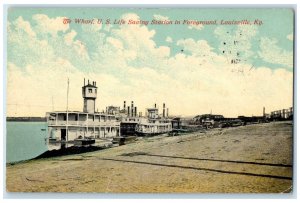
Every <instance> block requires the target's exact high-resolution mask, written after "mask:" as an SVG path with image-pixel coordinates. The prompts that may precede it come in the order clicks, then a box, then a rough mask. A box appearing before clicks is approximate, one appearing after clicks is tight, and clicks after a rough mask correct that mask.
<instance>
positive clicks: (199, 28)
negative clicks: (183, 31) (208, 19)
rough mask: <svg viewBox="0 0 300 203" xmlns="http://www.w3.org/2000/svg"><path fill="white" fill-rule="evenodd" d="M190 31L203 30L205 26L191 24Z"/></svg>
mask: <svg viewBox="0 0 300 203" xmlns="http://www.w3.org/2000/svg"><path fill="white" fill-rule="evenodd" d="M188 29H196V30H202V29H203V25H202V24H198V25H196V24H190V25H189V26H188Z"/></svg>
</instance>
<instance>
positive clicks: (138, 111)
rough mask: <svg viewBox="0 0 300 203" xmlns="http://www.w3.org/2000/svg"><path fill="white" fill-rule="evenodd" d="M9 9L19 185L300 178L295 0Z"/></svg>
mask: <svg viewBox="0 0 300 203" xmlns="http://www.w3.org/2000/svg"><path fill="white" fill-rule="evenodd" d="M7 15H8V16H7V22H6V32H7V33H6V34H7V38H6V39H7V40H6V45H7V67H6V76H7V77H6V80H7V81H6V93H7V94H6V130H7V134H6V191H7V192H8V193H14V192H60V193H61V192H64V193H81V192H86V193H99V194H102V193H114V194H115V193H122V194H124V193H131V194H132V193H136V194H141V193H142V194H145V193H149V194H166V193H167V194H192V193H193V194H195V193H196V194H211V193H213V194H216V193H222V194H223V193H234V194H236V193H238V194H249V193H253V194H270V193H289V194H291V193H292V192H293V178H294V177H293V166H294V164H293V142H294V140H293V138H294V137H293V111H294V109H293V76H294V75H293V73H294V16H295V14H294V10H293V9H292V8H278V7H277V8H197V7H195V8H146V7H144V8H142V7H141V8H137V7H135V8H128V7H127V8H124V7H123V8H121V7H119V8H117V7H115V8H107V7H106V8H104V7H97V6H94V7H92V6H91V7H71V6H70V7H59V6H58V7H22V6H18V7H17V6H9V7H8V10H7Z"/></svg>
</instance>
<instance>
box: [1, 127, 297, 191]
mask: <svg viewBox="0 0 300 203" xmlns="http://www.w3.org/2000/svg"><path fill="white" fill-rule="evenodd" d="M292 143H293V137H292V123H291V122H273V123H265V124H256V125H249V126H241V127H236V128H227V129H213V130H211V131H208V132H206V133H199V132H198V133H197V132H195V133H190V134H185V135H182V136H175V137H168V136H157V137H151V138H145V139H139V140H138V141H137V142H135V143H132V144H128V145H123V146H120V147H115V148H109V149H105V150H101V151H95V152H89V153H84V154H79V155H68V156H61V157H55V158H45V159H39V160H31V161H28V162H24V163H19V164H15V165H7V167H6V170H7V171H6V184H7V191H9V192H102V193H279V192H290V191H291V186H292V150H293V144H292Z"/></svg>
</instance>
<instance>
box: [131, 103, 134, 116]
mask: <svg viewBox="0 0 300 203" xmlns="http://www.w3.org/2000/svg"><path fill="white" fill-rule="evenodd" d="M133 110H134V109H133V101H131V117H133Z"/></svg>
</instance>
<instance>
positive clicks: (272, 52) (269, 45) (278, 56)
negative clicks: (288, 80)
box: [258, 37, 293, 69]
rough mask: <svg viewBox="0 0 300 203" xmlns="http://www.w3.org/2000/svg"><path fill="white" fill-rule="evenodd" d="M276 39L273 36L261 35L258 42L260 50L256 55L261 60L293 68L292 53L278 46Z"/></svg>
mask: <svg viewBox="0 0 300 203" xmlns="http://www.w3.org/2000/svg"><path fill="white" fill-rule="evenodd" d="M277 43H278V41H277V40H276V39H274V38H267V37H262V38H261V42H260V49H261V50H260V51H259V52H258V55H259V56H260V57H261V59H262V60H264V61H266V62H268V63H272V64H279V65H283V66H286V67H288V68H290V69H292V68H293V53H292V52H289V51H286V50H284V49H282V48H280V47H279V46H278V45H277Z"/></svg>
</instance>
